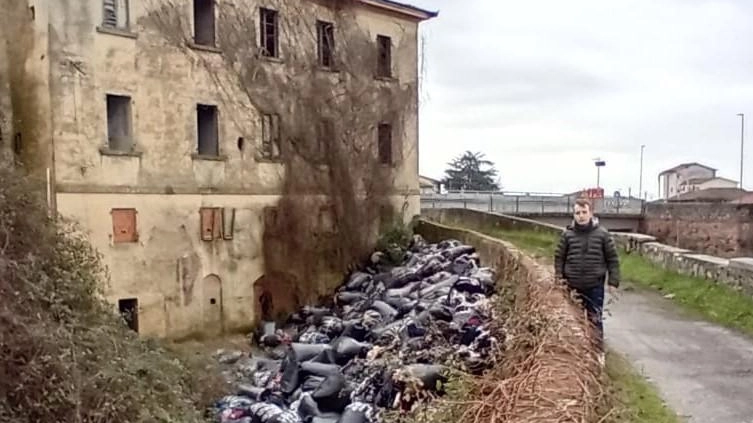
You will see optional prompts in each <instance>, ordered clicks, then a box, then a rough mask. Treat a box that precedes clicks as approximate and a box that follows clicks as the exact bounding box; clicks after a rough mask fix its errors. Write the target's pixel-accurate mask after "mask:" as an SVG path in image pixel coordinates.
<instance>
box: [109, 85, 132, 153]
mask: <svg viewBox="0 0 753 423" xmlns="http://www.w3.org/2000/svg"><path fill="white" fill-rule="evenodd" d="M107 146H108V147H109V148H110V150H115V151H130V150H131V149H132V148H133V137H132V136H131V97H127V96H122V95H110V94H108V95H107Z"/></svg>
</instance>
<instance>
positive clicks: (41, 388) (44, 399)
mask: <svg viewBox="0 0 753 423" xmlns="http://www.w3.org/2000/svg"><path fill="white" fill-rule="evenodd" d="M44 192H45V190H44V186H43V185H42V184H37V183H35V182H33V181H31V180H30V179H29V178H27V177H26V176H25V175H23V174H22V173H21V172H20V171H18V170H15V169H13V168H11V167H9V166H8V165H3V164H0V357H2V358H1V359H0V360H1V361H0V363H2V364H1V365H0V421H2V422H53V421H54V422H77V423H84V422H119V423H126V422H182V423H191V422H200V421H203V415H204V413H203V409H204V408H205V407H206V405H208V404H209V403H210V401H211V398H213V397H214V396H215V395H216V392H217V389H218V388H220V387H221V385H220V384H219V379H215V378H214V376H213V375H212V374H210V372H192V371H191V368H189V366H187V365H186V363H185V362H184V361H182V360H181V359H179V358H177V357H175V356H172V355H170V354H169V353H168V352H167V351H166V350H164V349H163V348H162V347H161V346H160V344H159V343H158V342H157V341H150V340H144V339H139V338H138V336H137V335H136V334H135V333H133V332H131V331H129V330H128V329H127V327H126V326H125V324H124V322H123V320H122V318H121V317H120V316H118V315H117V314H116V313H115V309H114V308H113V307H112V306H111V305H109V304H107V303H106V302H104V301H103V299H102V287H103V284H104V283H105V282H106V281H107V275H106V272H105V269H104V268H103V266H102V264H101V262H100V257H99V255H98V254H97V253H96V251H95V250H94V249H93V248H92V247H91V246H90V245H89V244H88V243H87V241H86V240H85V238H84V237H83V236H81V235H80V234H78V233H77V232H76V231H75V230H74V229H75V228H74V227H73V225H72V224H70V223H69V222H63V221H62V220H61V219H57V220H53V219H51V218H49V217H48V216H47V209H46V205H45V202H44V199H43V193H44Z"/></svg>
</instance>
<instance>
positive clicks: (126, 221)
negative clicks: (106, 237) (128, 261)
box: [110, 209, 139, 243]
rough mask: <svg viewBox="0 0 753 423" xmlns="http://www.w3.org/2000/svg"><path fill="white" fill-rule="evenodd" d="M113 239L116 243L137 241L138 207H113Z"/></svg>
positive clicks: (111, 212)
mask: <svg viewBox="0 0 753 423" xmlns="http://www.w3.org/2000/svg"><path fill="white" fill-rule="evenodd" d="M110 214H111V215H112V240H113V242H114V243H123V242H137V241H138V240H139V237H138V232H137V231H136V209H112V210H111V211H110Z"/></svg>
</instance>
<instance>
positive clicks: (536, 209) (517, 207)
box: [421, 191, 644, 216]
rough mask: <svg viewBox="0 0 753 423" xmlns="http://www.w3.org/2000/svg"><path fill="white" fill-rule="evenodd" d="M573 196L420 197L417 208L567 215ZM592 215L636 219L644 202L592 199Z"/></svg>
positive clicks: (459, 194) (460, 194)
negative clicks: (628, 216)
mask: <svg viewBox="0 0 753 423" xmlns="http://www.w3.org/2000/svg"><path fill="white" fill-rule="evenodd" d="M575 199H576V197H575V196H568V195H561V194H559V195H558V194H517V193H514V194H510V193H499V192H478V191H476V192H448V193H446V194H440V193H424V194H421V208H422V209H424V208H466V209H475V210H483V211H489V212H496V213H505V214H513V215H515V214H520V215H526V214H528V215H535V214H562V213H564V214H569V213H572V211H573V204H574V202H575ZM591 202H592V203H593V205H594V212H595V213H596V214H618V215H630V216H639V215H642V214H643V209H644V202H643V200H641V199H638V198H624V197H605V198H603V199H593V200H591Z"/></svg>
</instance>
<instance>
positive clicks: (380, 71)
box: [377, 35, 392, 78]
mask: <svg viewBox="0 0 753 423" xmlns="http://www.w3.org/2000/svg"><path fill="white" fill-rule="evenodd" d="M377 54H378V56H377V76H381V77H385V78H389V77H391V76H392V39H391V38H390V37H387V36H384V35H377Z"/></svg>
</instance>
